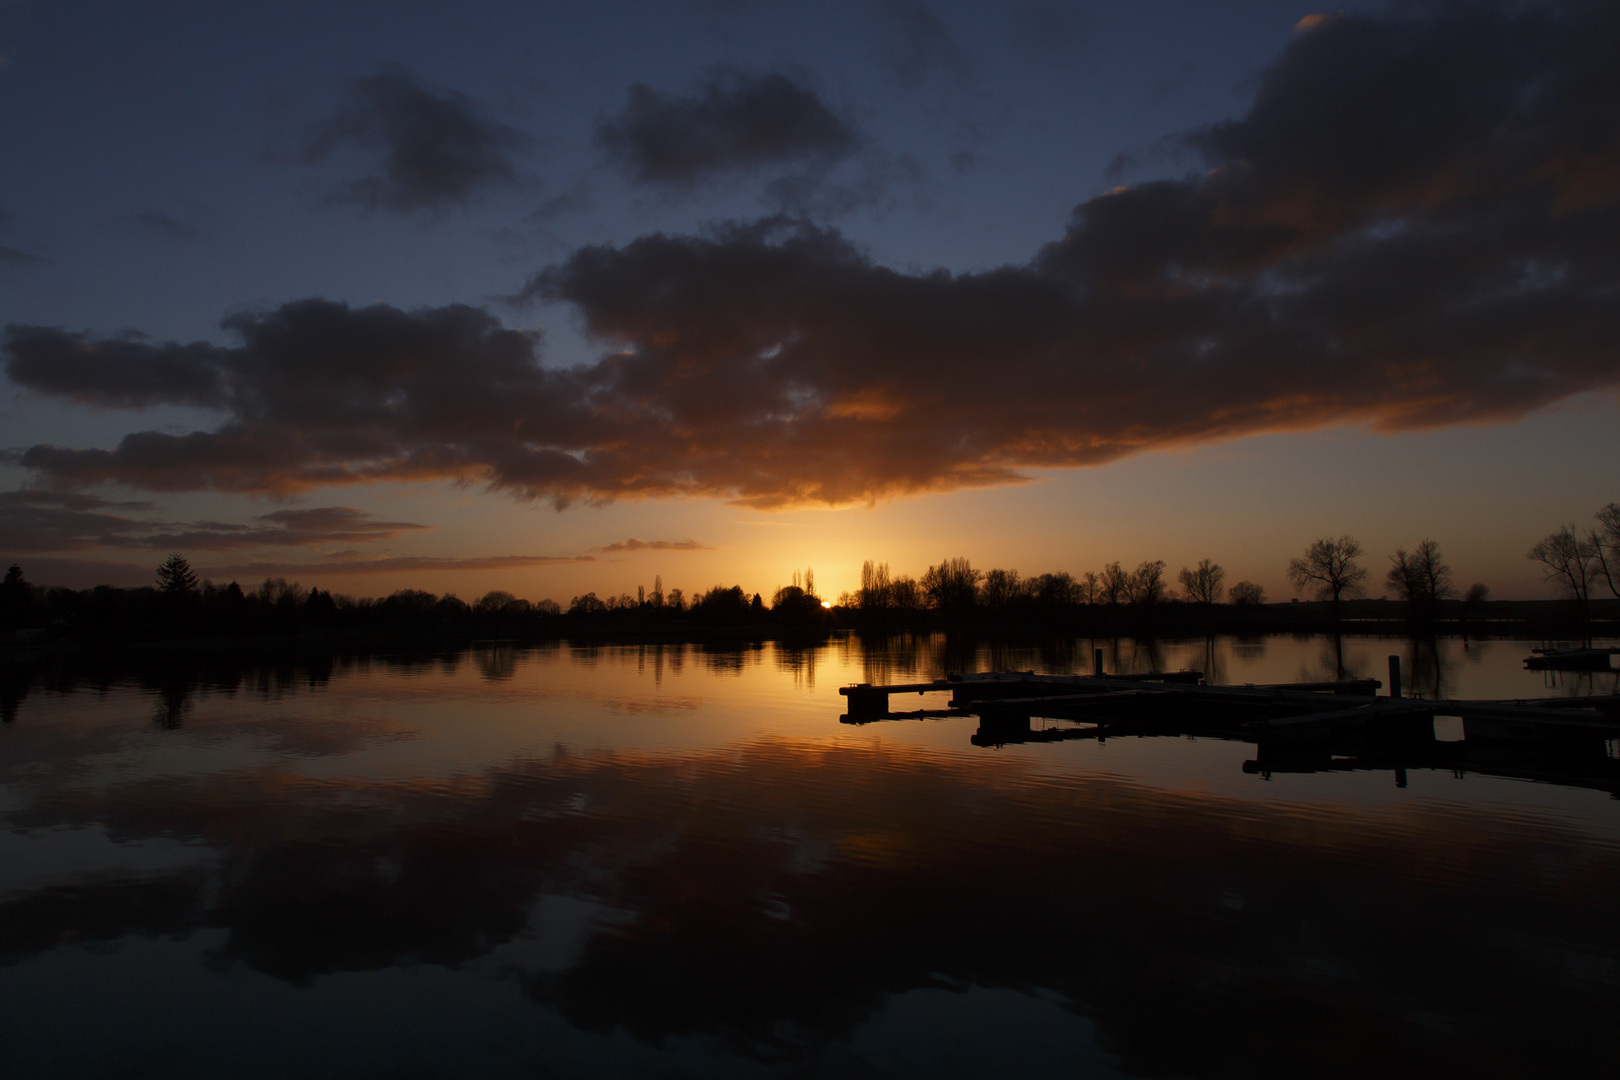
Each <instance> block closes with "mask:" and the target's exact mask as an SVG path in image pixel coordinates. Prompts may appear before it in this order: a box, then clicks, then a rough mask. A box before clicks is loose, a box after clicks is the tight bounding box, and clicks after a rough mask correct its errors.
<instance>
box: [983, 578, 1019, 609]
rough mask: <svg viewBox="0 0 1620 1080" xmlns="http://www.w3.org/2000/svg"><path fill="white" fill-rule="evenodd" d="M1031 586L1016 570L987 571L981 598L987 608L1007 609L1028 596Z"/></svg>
mask: <svg viewBox="0 0 1620 1080" xmlns="http://www.w3.org/2000/svg"><path fill="white" fill-rule="evenodd" d="M1029 585H1030V582H1027V581H1025V580H1024V579H1023V578H1021V577H1019V576H1018V571H1016V570H987V571H985V575H984V584H983V585H981V586H980V587H979V597H980V599H981V600H982V601H983V603H984V606H985V607H987V608H996V609H1005V608H1008V607H1011V606H1012V605H1013V604H1015V603H1017V602H1018V601H1019V600H1021V599H1022V598H1023V597H1024V596H1026V595H1027V594H1028V593H1029V591H1030V590H1029Z"/></svg>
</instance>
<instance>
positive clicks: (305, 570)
mask: <svg viewBox="0 0 1620 1080" xmlns="http://www.w3.org/2000/svg"><path fill="white" fill-rule="evenodd" d="M595 561H596V559H595V558H594V557H593V556H590V555H485V556H481V557H477V558H469V559H458V558H440V557H436V556H432V555H396V556H393V557H390V558H386V559H344V560H338V561H333V562H315V563H285V562H246V563H233V564H229V565H220V566H204V567H200V568H199V572H201V573H204V574H206V575H207V576H209V577H214V578H232V577H247V578H253V577H266V576H268V577H294V576H297V575H300V574H302V575H306V576H307V575H314V574H326V575H332V574H400V573H413V572H425V571H439V570H521V569H523V568H524V567H529V566H556V565H560V564H566V563H590V562H595Z"/></svg>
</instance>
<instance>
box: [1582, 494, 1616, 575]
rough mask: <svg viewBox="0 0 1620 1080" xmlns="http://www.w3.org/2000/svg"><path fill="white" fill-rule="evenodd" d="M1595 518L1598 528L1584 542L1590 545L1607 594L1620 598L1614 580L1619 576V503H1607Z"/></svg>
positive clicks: (1587, 535)
mask: <svg viewBox="0 0 1620 1080" xmlns="http://www.w3.org/2000/svg"><path fill="white" fill-rule="evenodd" d="M1595 516H1596V517H1597V519H1598V527H1597V528H1596V529H1592V530H1589V531H1588V532H1587V534H1586V540H1587V543H1589V544H1591V545H1592V550H1593V552H1594V554H1595V555H1596V557H1597V565H1598V570H1599V572H1600V573H1602V575H1603V580H1604V581H1605V582H1606V583H1607V584H1608V586H1609V592H1610V593H1612V594H1613V595H1614V596H1616V597H1620V586H1616V584H1615V578H1616V577H1617V576H1620V503H1609V504H1608V505H1607V506H1605V507H1604V508H1603V509H1601V510H1599V511H1598V512H1597V514H1596V515H1595Z"/></svg>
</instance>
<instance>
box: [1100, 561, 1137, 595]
mask: <svg viewBox="0 0 1620 1080" xmlns="http://www.w3.org/2000/svg"><path fill="white" fill-rule="evenodd" d="M1130 598H1131V575H1129V574H1127V573H1126V572H1125V571H1124V570H1122V569H1121V568H1120V565H1119V563H1117V562H1111V563H1109V564H1108V565H1107V566H1105V567H1103V572H1102V576H1101V577H1099V578H1098V579H1097V600H1098V602H1099V603H1103V604H1108V605H1109V606H1113V605H1115V604H1123V603H1124V602H1125V601H1127V600H1129V599H1130Z"/></svg>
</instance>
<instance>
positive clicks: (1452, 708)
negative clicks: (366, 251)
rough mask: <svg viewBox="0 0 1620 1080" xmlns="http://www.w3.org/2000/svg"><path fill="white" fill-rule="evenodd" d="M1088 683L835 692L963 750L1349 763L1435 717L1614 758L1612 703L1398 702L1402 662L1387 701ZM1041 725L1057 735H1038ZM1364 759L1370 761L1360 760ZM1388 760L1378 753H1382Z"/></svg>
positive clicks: (1190, 684)
mask: <svg viewBox="0 0 1620 1080" xmlns="http://www.w3.org/2000/svg"><path fill="white" fill-rule="evenodd" d="M1101 666H1102V665H1101V663H1100V658H1099V662H1098V664H1097V671H1096V672H1094V673H1093V674H1091V675H1041V674H1036V673H1035V672H1033V671H1022V672H1011V671H1003V672H990V673H984V674H975V675H962V676H953V677H950V678H945V679H934V680H931V681H928V682H914V683H897V684H889V685H873V684H869V683H860V684H858V685H854V686H845V687H841V688H840V689H839V693H840V694H842V695H844V696H845V697H846V698H848V700H849V711H848V713H847V714H846V715H845V716H843V717H842V718H841V720H842V722H844V723H846V724H866V723H872V722H874V721H881V720H893V719H902V718H915V719H922V718H943V717H947V716H977V717H978V718H979V723H980V726H979V730H978V732H977V733H976V734H975V735H974V736H973V739H972V741H973V743H974V744H975V745H980V746H1005V745H1008V744H1010V743H1024V742H1053V741H1061V740H1067V739H1079V738H1095V739H1099V740H1100V739H1106V738H1108V737H1110V736H1118V735H1160V734H1163V735H1168V734H1182V735H1184V734H1192V735H1209V736H1214V737H1217V738H1223V739H1241V740H1244V741H1248V742H1258V743H1264V744H1268V745H1271V746H1277V745H1285V744H1288V743H1291V742H1292V743H1316V744H1321V743H1323V742H1335V741H1336V742H1337V743H1339V744H1342V745H1345V746H1348V747H1350V748H1351V752H1357V748H1360V750H1366V749H1367V748H1368V747H1371V748H1373V749H1374V750H1376V751H1377V752H1378V753H1386V752H1387V751H1388V750H1389V748H1391V747H1396V746H1406V747H1410V746H1418V745H1427V744H1430V743H1433V742H1434V741H1435V738H1434V718H1435V717H1437V716H1443V717H1445V716H1449V717H1457V718H1459V719H1461V720H1462V722H1463V725H1464V728H1465V730H1466V731H1467V732H1468V733H1469V736H1470V737H1474V738H1476V740H1481V739H1484V740H1497V741H1501V740H1517V741H1520V742H1535V743H1541V744H1550V743H1557V742H1562V743H1564V744H1574V743H1579V744H1581V745H1583V746H1589V747H1590V746H1595V747H1598V748H1599V749H1600V751H1601V752H1603V753H1605V754H1608V755H1609V756H1611V757H1612V756H1613V754H1612V747H1613V746H1614V745H1616V740H1620V696H1616V695H1608V696H1604V697H1585V698H1569V697H1561V698H1537V699H1522V700H1510V701H1504V700H1490V701H1461V700H1452V699H1447V700H1435V699H1420V698H1407V697H1403V696H1401V692H1400V659H1399V657H1394V656H1392V657H1390V673H1389V674H1390V678H1389V683H1388V685H1389V691H1390V692H1389V693H1388V694H1386V695H1382V696H1380V695H1379V693H1378V691H1379V690H1381V689H1383V687H1384V685H1385V684H1384V683H1382V682H1380V681H1379V680H1377V679H1350V680H1344V681H1333V682H1305V683H1276V684H1270V685H1259V686H1255V685H1247V686H1207V685H1204V683H1203V679H1202V676H1201V675H1200V674H1199V673H1198V672H1156V671H1155V672H1147V673H1143V674H1105V673H1103V672H1102V671H1101ZM930 693H948V694H949V695H950V698H949V701H948V707H947V708H944V709H918V710H914V711H910V712H900V713H897V712H892V711H891V710H890V698H891V696H893V695H896V694H901V695H905V694H930ZM1037 718H1040V719H1044V720H1050V721H1057V722H1059V724H1061V725H1066V726H1048V725H1042V726H1041V727H1040V728H1037V727H1035V726H1034V725H1033V724H1032V721H1033V720H1035V719H1037ZM1369 752H1370V751H1369ZM1386 756H1387V753H1386Z"/></svg>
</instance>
